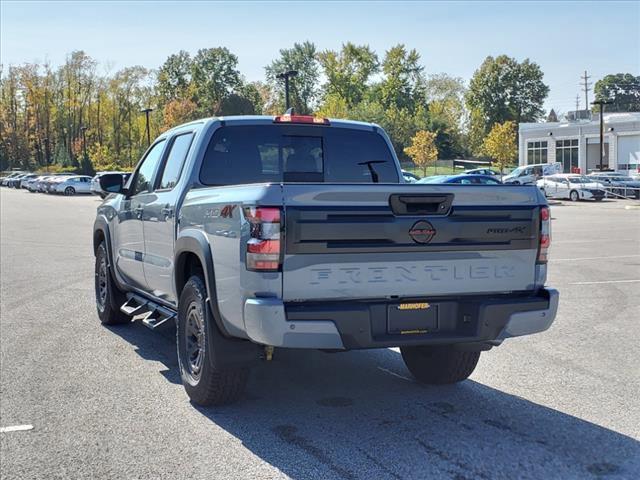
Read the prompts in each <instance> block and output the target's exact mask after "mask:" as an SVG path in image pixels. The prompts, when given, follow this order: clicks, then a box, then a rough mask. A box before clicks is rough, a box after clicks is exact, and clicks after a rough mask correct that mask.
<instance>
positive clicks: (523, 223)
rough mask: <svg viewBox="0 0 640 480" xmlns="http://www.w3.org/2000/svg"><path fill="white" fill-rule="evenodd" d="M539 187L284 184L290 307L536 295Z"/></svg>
mask: <svg viewBox="0 0 640 480" xmlns="http://www.w3.org/2000/svg"><path fill="white" fill-rule="evenodd" d="M538 195H539V194H538V192H537V187H535V186H531V187H527V186H505V185H500V186H489V185H419V184H418V185H411V184H401V185H398V184H371V185H368V184H367V185H363V184H357V185H356V184H284V185H283V197H284V202H285V252H284V262H283V300H285V301H296V300H302V299H305V300H310V299H316V300H318V299H327V300H329V299H333V300H335V299H366V298H388V297H401V298H410V297H431V296H442V295H458V294H479V293H498V292H513V291H528V290H533V289H534V288H535V279H536V256H537V250H538V236H539V208H540V197H539V196H538Z"/></svg>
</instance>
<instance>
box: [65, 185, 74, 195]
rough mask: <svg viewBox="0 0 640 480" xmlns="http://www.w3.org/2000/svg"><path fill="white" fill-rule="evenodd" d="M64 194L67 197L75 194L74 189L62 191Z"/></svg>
mask: <svg viewBox="0 0 640 480" xmlns="http://www.w3.org/2000/svg"><path fill="white" fill-rule="evenodd" d="M64 194H65V195H66V196H68V197H70V196H72V195H75V194H76V189H75V188H73V187H67V188H65V189H64Z"/></svg>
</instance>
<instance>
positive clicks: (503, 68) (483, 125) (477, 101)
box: [466, 55, 549, 147]
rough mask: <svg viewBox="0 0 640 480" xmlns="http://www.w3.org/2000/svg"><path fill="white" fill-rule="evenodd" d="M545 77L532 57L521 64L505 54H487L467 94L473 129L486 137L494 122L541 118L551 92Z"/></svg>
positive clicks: (517, 121)
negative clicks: (495, 55) (492, 55)
mask: <svg viewBox="0 0 640 480" xmlns="http://www.w3.org/2000/svg"><path fill="white" fill-rule="evenodd" d="M543 76H544V74H543V73H542V70H541V69H540V67H539V66H538V64H536V63H534V62H531V61H530V60H529V59H525V60H524V61H523V62H521V63H518V61H517V60H515V59H514V58H511V57H508V56H506V55H500V56H498V57H495V58H494V57H487V58H486V59H485V61H484V62H483V63H482V65H480V68H479V69H478V70H476V71H475V73H474V74H473V77H472V78H471V82H470V84H469V89H468V91H467V93H466V103H467V108H468V109H469V111H470V112H471V118H470V120H471V123H472V126H471V129H473V130H475V133H476V134H480V137H484V135H486V134H487V133H488V132H489V130H490V129H491V127H492V126H493V124H495V123H503V122H505V121H507V120H513V121H514V122H516V123H520V122H535V121H537V120H539V119H540V118H541V116H542V114H543V113H544V110H543V108H542V106H543V103H544V99H545V98H546V97H547V94H548V93H549V87H548V86H547V85H545V84H544V82H543V81H542V79H543ZM474 123H475V125H474ZM475 147H478V143H476V145H475Z"/></svg>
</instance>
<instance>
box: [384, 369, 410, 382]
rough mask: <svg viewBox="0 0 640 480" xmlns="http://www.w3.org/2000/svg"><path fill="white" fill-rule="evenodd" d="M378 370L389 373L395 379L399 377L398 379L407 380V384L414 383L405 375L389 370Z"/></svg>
mask: <svg viewBox="0 0 640 480" xmlns="http://www.w3.org/2000/svg"><path fill="white" fill-rule="evenodd" d="M378 370H382V371H383V372H384V373H388V374H389V375H393V376H394V377H398V378H401V379H403V380H406V381H407V382H412V383H413V379H412V378H409V377H405V376H404V375H400V374H399V373H396V372H392V371H391V370H389V369H388V368H382V367H378Z"/></svg>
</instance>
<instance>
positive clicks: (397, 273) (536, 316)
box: [93, 114, 558, 405]
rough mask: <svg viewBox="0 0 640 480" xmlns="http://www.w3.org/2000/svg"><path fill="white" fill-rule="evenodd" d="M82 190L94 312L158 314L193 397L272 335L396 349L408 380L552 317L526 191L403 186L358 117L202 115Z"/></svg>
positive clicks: (531, 199)
mask: <svg viewBox="0 0 640 480" xmlns="http://www.w3.org/2000/svg"><path fill="white" fill-rule="evenodd" d="M100 185H101V188H102V189H103V190H104V191H106V192H111V193H110V194H109V195H108V197H107V198H106V199H105V201H104V203H102V204H101V205H100V206H99V207H98V212H97V218H96V221H95V226H94V234H93V248H94V251H95V256H96V262H95V293H96V302H97V309H98V316H99V317H100V320H101V321H102V323H104V324H107V325H113V324H121V323H129V322H131V321H132V320H133V319H139V320H141V321H142V322H144V323H145V324H146V325H147V326H149V327H150V328H152V329H153V328H160V327H161V326H163V325H167V324H169V325H171V324H173V323H174V322H175V324H176V325H177V329H176V330H177V350H178V361H179V368H180V374H181V377H182V381H183V384H184V387H185V389H186V391H187V393H188V395H189V397H190V398H191V399H192V401H193V402H194V403H196V404H201V405H212V404H213V405H220V404H224V403H230V402H233V401H235V400H237V399H238V398H239V396H240V395H241V394H242V391H243V389H244V386H245V384H246V381H247V378H248V374H249V369H250V366H251V364H252V362H253V361H255V360H256V359H258V358H260V357H266V358H267V359H270V357H271V354H272V352H273V349H274V347H282V348H312V349H321V350H326V351H344V350H351V349H363V348H388V347H400V350H401V353H402V357H403V359H404V361H405V363H406V365H407V367H408V369H409V371H410V372H411V373H412V374H413V376H414V377H415V378H416V379H417V380H419V381H422V382H425V383H429V384H444V383H453V382H458V381H461V380H464V379H466V378H467V377H468V376H469V375H470V374H471V373H472V372H473V370H474V368H475V366H476V364H477V362H478V358H479V356H480V352H481V351H485V350H488V349H490V348H491V347H493V346H497V345H500V344H501V343H502V341H503V340H504V339H506V338H509V337H515V336H520V335H527V334H532V333H536V332H541V331H543V330H546V329H547V328H548V327H549V326H550V325H551V323H552V322H553V320H554V318H555V315H556V310H557V306H558V292H557V291H556V290H553V289H551V288H545V281H546V273H547V253H548V248H549V243H550V220H551V219H550V214H549V209H548V207H547V204H546V200H545V198H544V197H543V195H542V194H541V193H540V192H539V190H538V189H537V188H536V187H535V186H509V185H499V186H492V185H454V184H447V185H445V184H443V185H437V184H422V185H421V184H409V183H405V181H404V180H403V177H402V174H401V170H400V164H399V162H398V159H397V158H396V156H395V153H394V151H393V148H392V146H391V143H390V141H389V138H388V137H387V135H386V134H385V132H384V131H383V130H382V129H381V128H380V127H378V126H376V125H372V124H368V123H359V122H349V121H342V120H340V121H338V120H328V119H322V118H315V117H310V116H301V115H291V114H288V115H282V116H277V117H265V116H256V117H224V118H211V119H205V120H201V121H196V122H192V123H188V124H185V125H181V126H179V127H176V128H174V129H172V130H170V131H168V132H165V133H163V134H162V135H161V136H160V137H158V138H157V139H156V140H155V141H154V142H153V144H152V145H151V146H150V148H149V149H148V150H147V152H146V153H145V155H144V157H143V158H142V160H141V161H140V163H139V164H138V166H137V168H136V170H135V172H134V173H133V174H132V175H131V177H130V178H129V179H128V180H127V181H126V182H123V177H122V175H120V174H115V175H103V176H102V177H100Z"/></svg>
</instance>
